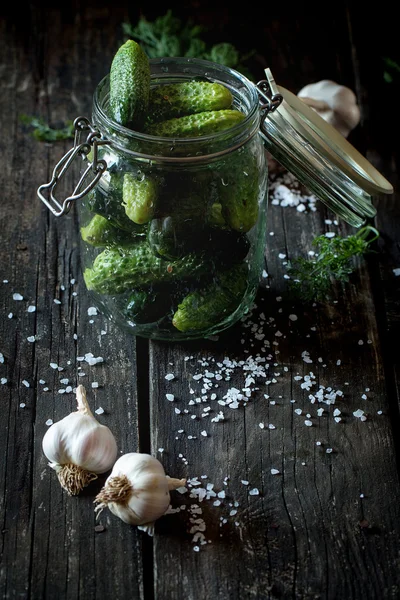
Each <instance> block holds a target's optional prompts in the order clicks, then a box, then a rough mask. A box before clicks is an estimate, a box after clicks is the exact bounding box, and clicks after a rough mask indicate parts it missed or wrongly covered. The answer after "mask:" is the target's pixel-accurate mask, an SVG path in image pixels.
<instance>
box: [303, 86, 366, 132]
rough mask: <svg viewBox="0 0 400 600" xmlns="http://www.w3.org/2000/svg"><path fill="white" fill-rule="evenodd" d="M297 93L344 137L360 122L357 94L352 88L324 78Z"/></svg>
mask: <svg viewBox="0 0 400 600" xmlns="http://www.w3.org/2000/svg"><path fill="white" fill-rule="evenodd" d="M297 95H298V97H299V98H301V100H303V102H305V103H306V104H308V106H310V107H311V108H313V109H314V110H315V111H316V112H317V113H318V114H319V115H320V116H321V117H322V118H323V119H324V120H325V121H327V122H328V123H329V124H330V125H332V126H333V127H335V129H337V130H338V131H340V133H341V134H342V135H343V136H344V137H347V136H348V135H349V133H350V131H351V130H352V129H354V128H355V127H356V126H357V125H358V123H359V122H360V109H359V107H358V105H357V98H356V95H355V94H354V92H353V91H352V90H351V89H350V88H348V87H346V86H344V85H339V84H338V83H336V82H335V81H330V80H328V79H324V80H322V81H319V82H317V83H311V84H309V85H306V86H305V87H303V88H302V89H301V90H300V91H299V93H298V94H297Z"/></svg>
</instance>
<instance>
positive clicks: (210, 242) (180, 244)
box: [147, 215, 250, 265]
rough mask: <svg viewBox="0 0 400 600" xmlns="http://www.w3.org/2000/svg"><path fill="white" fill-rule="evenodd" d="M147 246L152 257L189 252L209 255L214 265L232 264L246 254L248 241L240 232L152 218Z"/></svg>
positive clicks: (169, 257) (180, 256)
mask: <svg viewBox="0 0 400 600" xmlns="http://www.w3.org/2000/svg"><path fill="white" fill-rule="evenodd" d="M147 240H148V242H149V246H150V248H151V249H152V251H153V252H154V254H155V255H156V256H159V257H160V258H164V259H167V260H175V259H177V258H182V257H183V256H185V255H187V254H191V253H197V254H202V255H203V256H205V257H209V259H210V260H213V261H214V262H215V263H216V264H220V263H222V264H224V265H229V264H234V263H236V262H240V261H241V260H243V259H244V258H245V256H246V255H247V253H248V251H249V248H250V243H249V241H248V239H247V237H246V236H245V235H244V234H241V233H238V232H236V231H232V230H221V229H215V228H213V227H209V226H207V225H206V224H205V223H201V222H200V223H199V222H198V221H197V220H192V221H186V220H184V219H181V218H179V215H177V216H175V217H166V218H164V219H153V221H152V222H151V223H150V226H149V230H148V233H147Z"/></svg>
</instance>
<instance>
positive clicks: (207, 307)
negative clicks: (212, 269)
mask: <svg viewBox="0 0 400 600" xmlns="http://www.w3.org/2000/svg"><path fill="white" fill-rule="evenodd" d="M247 276H248V269H247V266H246V265H245V264H244V263H242V264H240V265H237V266H235V267H232V268H231V269H229V270H227V271H223V272H220V273H219V274H217V275H216V276H215V277H214V280H213V281H212V283H209V284H208V285H207V286H205V287H203V288H200V289H198V290H195V291H193V292H190V293H189V294H188V295H187V296H185V298H183V300H182V302H181V303H180V304H179V305H178V309H177V311H176V312H175V314H174V316H173V319H172V324H173V325H174V327H176V329H178V330H179V331H182V332H195V331H199V330H203V329H209V328H210V327H213V326H214V325H217V324H218V323H220V322H221V321H222V320H223V319H224V318H226V317H228V316H230V315H231V314H232V312H233V311H235V310H236V309H237V308H238V307H239V305H240V302H241V301H242V299H243V296H244V294H245V292H246V289H247Z"/></svg>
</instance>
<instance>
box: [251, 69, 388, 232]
mask: <svg viewBox="0 0 400 600" xmlns="http://www.w3.org/2000/svg"><path fill="white" fill-rule="evenodd" d="M265 73H266V75H267V81H262V82H259V84H258V88H259V89H260V90H261V94H260V96H261V98H262V100H266V104H263V105H262V107H261V108H262V109H265V113H263V114H262V122H261V132H262V136H263V138H264V140H265V143H266V146H267V148H268V150H269V151H270V152H271V154H272V156H273V157H274V158H276V160H277V161H278V162H280V163H281V164H282V165H283V166H284V167H286V168H287V169H288V171H290V172H291V173H293V174H294V175H296V177H297V178H298V179H299V181H301V183H303V184H304V185H305V186H306V187H307V188H308V189H309V190H311V191H312V192H313V193H314V194H315V195H316V196H317V197H318V198H319V199H320V200H322V201H323V202H324V203H325V204H326V205H327V206H328V207H329V208H330V209H332V210H333V211H334V212H335V213H336V214H337V215H339V216H341V217H343V219H344V220H345V221H347V222H348V223H350V225H354V226H355V227H359V226H360V225H362V224H363V223H364V222H365V219H366V218H367V217H374V216H375V214H376V210H375V208H374V206H373V205H372V202H371V196H372V195H373V194H391V193H393V187H392V185H391V184H390V183H389V182H388V181H387V180H386V179H385V177H383V175H381V173H379V171H377V170H376V169H375V167H374V166H373V165H372V164H371V163H370V162H369V161H368V160H367V159H366V158H365V157H364V156H362V155H361V154H360V153H359V152H358V151H357V150H356V149H355V148H354V146H352V145H351V144H350V143H349V142H348V141H347V140H346V138H345V137H344V136H343V135H342V134H341V133H339V132H338V131H337V130H336V129H335V128H334V127H332V125H330V124H329V123H327V122H326V121H324V119H322V117H320V116H319V115H318V113H316V112H315V111H314V110H312V109H311V108H310V107H309V106H308V105H307V104H305V103H304V102H303V101H302V100H301V99H300V98H298V97H297V96H296V95H295V94H293V93H292V92H290V91H289V90H287V89H285V88H284V87H281V86H277V85H276V84H275V81H274V79H273V77H272V74H271V71H270V70H269V69H266V70H265Z"/></svg>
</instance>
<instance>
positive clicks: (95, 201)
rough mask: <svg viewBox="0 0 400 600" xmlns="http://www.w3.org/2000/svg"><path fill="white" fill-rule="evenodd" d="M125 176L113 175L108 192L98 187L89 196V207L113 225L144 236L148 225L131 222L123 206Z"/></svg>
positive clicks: (117, 173)
mask: <svg viewBox="0 0 400 600" xmlns="http://www.w3.org/2000/svg"><path fill="white" fill-rule="evenodd" d="M122 186H123V176H122V174H121V173H119V172H116V173H111V174H110V180H109V182H108V188H107V190H104V191H103V190H102V188H100V187H98V188H96V189H95V190H93V192H90V194H88V196H87V206H88V208H89V209H90V210H91V211H92V212H93V213H95V214H97V215H101V216H102V217H104V218H106V219H107V220H108V221H109V222H110V223H111V225H114V227H118V228H119V229H123V230H125V231H129V232H130V233H132V234H136V235H142V234H144V233H145V232H146V225H138V224H137V223H134V222H133V221H131V220H130V218H129V217H128V216H127V214H126V213H125V209H124V207H123V205H122V200H123V198H122Z"/></svg>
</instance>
